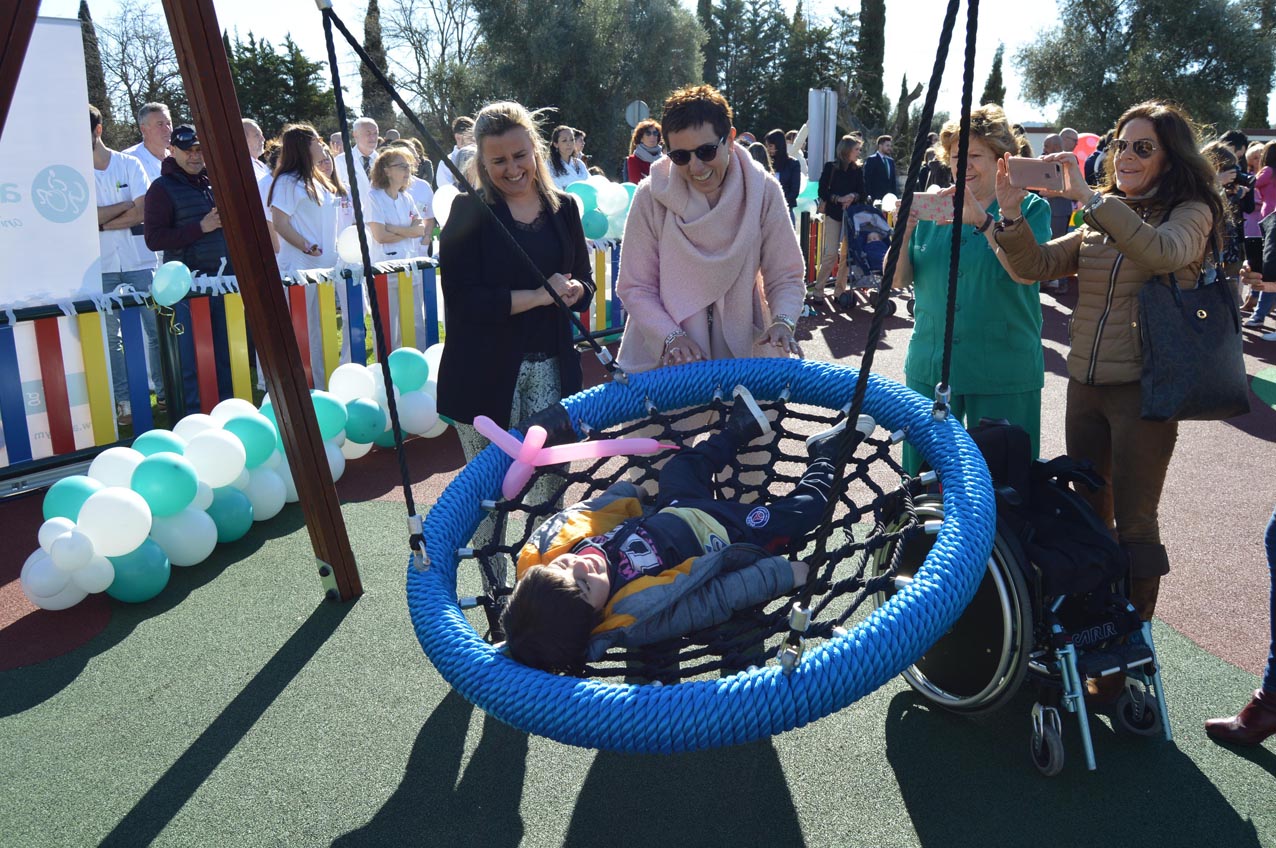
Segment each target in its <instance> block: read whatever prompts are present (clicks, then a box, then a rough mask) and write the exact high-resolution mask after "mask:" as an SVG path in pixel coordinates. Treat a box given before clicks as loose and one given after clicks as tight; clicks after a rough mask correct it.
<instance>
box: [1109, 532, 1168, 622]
mask: <svg viewBox="0 0 1276 848" xmlns="http://www.w3.org/2000/svg"><path fill="white" fill-rule="evenodd" d="M1121 548H1122V549H1123V550H1124V551H1125V553H1126V556H1128V557H1129V559H1130V603H1131V604H1133V605H1134V608H1135V609H1136V610H1137V611H1138V613H1139V618H1141V619H1143V620H1144V621H1151V620H1152V614H1153V612H1155V611H1156V598H1157V595H1159V594H1160V591H1161V578H1162V577H1163V576H1165V575H1166V574H1167V573H1169V570H1170V560H1169V557H1167V556H1166V554H1165V546H1164V545H1155V544H1147V543H1141V542H1122V543H1121Z"/></svg>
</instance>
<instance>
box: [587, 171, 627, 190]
mask: <svg viewBox="0 0 1276 848" xmlns="http://www.w3.org/2000/svg"><path fill="white" fill-rule="evenodd" d="M585 182H587V183H589V184H590V185H591V186H593V187H594V188H595V189H601V188H603V187H604V186H607V185H611V180H609V179H607V178H606V177H603V176H599V175H598V174H590V175H589V177H588V178H587V179H586V180H585ZM625 193H626V194H628V193H629V192H625Z"/></svg>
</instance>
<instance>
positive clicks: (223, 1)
mask: <svg viewBox="0 0 1276 848" xmlns="http://www.w3.org/2000/svg"><path fill="white" fill-rule="evenodd" d="M152 2H153V3H154V5H155V8H156V10H157V12H158V10H159V4H158V0H152ZM682 2H683V3H684V5H686V6H688V7H689V8H692V9H694V8H695V2H694V0H682ZM783 2H784V5H785V7H786V8H787V9H789V11H790V12H791V11H792V9H793V7H794V5H795V4H796V0H783ZM839 5H840V6H842V7H844V8H853V9H858V8H859V3H858V0H806V3H805V5H804V8H805V9H806V10H807V12H808V14H811V15H814V16H817V17H828V16H831V15H832V12H833V9H834V7H836V6H839ZM947 5H948V4H947V2H946V0H891V2H890V3H889V4H888V5H887V11H886V68H885V70H886V84H885V90H886V94H887V95H888V96H889V97H890V98H891V99H892V101H893V100H894V99H895V98H896V97H897V96H898V93H899V85H900V80H901V77H902V76H903V75H904V74H907V75H908V79H909V82H910V84H912V83H915V82H923V83H925V82H926V81H927V80H928V79H929V78H930V70H931V66H932V65H933V64H934V57H935V51H936V48H937V46H938V43H939V31H940V27H941V25H942V23H943V15H944V11H945V9H946V7H947ZM115 7H116V0H89V11H90V12H91V13H92V15H93V18H94V20H97V21H101V20H105V19H107V18H109V17H111V16H112V14H113V13H114V10H115ZM215 7H216V9H217V14H218V22H219V23H220V24H221V26H222V28H224V29H229V30H231V31H234V30H236V29H238V31H239V33H240V35H241V36H242V35H247V33H248V32H249V31H250V30H251V31H252V32H253V33H254V34H255V35H257V36H258V37H264V38H266V39H268V40H270V41H272V42H274V43H280V42H282V41H283V37H284V34H285V33H289V32H290V33H291V34H292V37H293V40H294V41H296V42H297V43H298V44H299V45H300V46H301V48H302V49H303V50H304V51H305V52H306V53H307V54H308V55H309V56H311V58H313V59H316V60H322V59H323V58H324V57H325V56H326V55H327V54H326V48H325V46H324V38H323V24H322V18H321V16H320V14H319V12H318V11H317V9H316V8H315V4H314V2H313V0H267V2H263V0H215ZM78 8H79V0H44V2H43V3H42V4H41V8H40V12H41V14H43V15H49V16H56V17H75V14H76V11H77V10H78ZM335 8H336V10H337V13H338V14H339V15H340V16H341V19H342V20H343V21H345V23H346V25H347V26H349V27H350V28H351V30H352V31H353V32H355V34H356V35H360V34H361V31H362V25H363V10H364V8H365V3H364V2H359V0H353V2H351V0H335ZM965 17H966V9H965V4H964V3H963V4H962V8H961V11H960V12H959V14H958V34H957V35H956V37H955V38H954V43H953V44H952V46H951V47H950V48H949V54H948V65H947V67H946V68H945V69H944V84H943V87H942V88H941V89H940V95H939V102H938V106H937V108H938V109H939V110H941V111H947V112H949V113H951V114H956V113H957V112H958V111H959V109H960V105H961V73H962V61H963V58H962V57H963V53H964V50H965ZM1056 17H1057V10H1056V5H1055V0H1032V2H1024V0H983V2H981V3H980V6H979V29H978V43H977V45H976V63H975V91H974V97H975V100H976V103H977V101H978V98H979V95H980V93H981V92H982V91H983V87H984V82H985V81H986V80H987V79H988V71H989V69H990V67H991V66H992V56H993V52H994V51H995V50H996V48H997V44H998V42H1003V43H1005V45H1006V61H1005V62H1004V64H1003V75H1004V77H1003V78H1004V80H1005V84H1006V101H1007V102H1006V103H1005V104H1003V105H1004V106H1005V107H1006V111H1007V113H1008V115H1009V117H1010V119H1011V120H1012V121H1017V122H1020V123H1031V122H1045V123H1052V122H1053V121H1054V119H1055V117H1056V116H1057V110H1058V105H1057V104H1047V106H1046V107H1045V108H1038V107H1036V106H1030V105H1028V104H1027V103H1025V102H1024V101H1023V100H1022V99H1021V96H1020V88H1019V79H1018V74H1017V72H1016V70H1015V67H1014V63H1013V62H1012V61H1011V57H1012V56H1013V55H1014V54H1015V52H1016V51H1017V50H1018V49H1019V48H1020V47H1022V46H1023V45H1025V44H1028V43H1030V42H1031V41H1033V40H1034V38H1035V37H1036V35H1037V34H1038V33H1039V32H1041V31H1042V30H1044V29H1048V28H1050V27H1051V26H1053V25H1054V24H1055V22H1056ZM338 38H339V36H338ZM343 54H344V55H343ZM339 55H341V56H342V69H341V70H342V74H343V76H346V75H348V74H349V73H351V72H352V71H353V69H354V64H353V54H350V53H349V52H348V51H340V50H339ZM353 90H354V91H357V90H358V87H357V85H355V86H354V87H353Z"/></svg>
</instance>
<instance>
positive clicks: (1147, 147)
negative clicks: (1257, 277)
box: [997, 101, 1225, 620]
mask: <svg viewBox="0 0 1276 848" xmlns="http://www.w3.org/2000/svg"><path fill="white" fill-rule="evenodd" d="M1111 149H1112V153H1113V156H1114V158H1113V160H1112V167H1111V168H1109V169H1108V175H1107V176H1106V177H1105V183H1104V184H1103V185H1101V186H1100V188H1099V190H1098V191H1097V192H1095V191H1092V190H1091V189H1090V187H1089V186H1087V185H1086V183H1085V180H1084V178H1083V177H1082V175H1081V169H1080V168H1079V167H1078V164H1077V160H1076V157H1075V156H1073V155H1072V154H1071V153H1060V154H1052V155H1049V156H1045V157H1043V159H1045V160H1046V161H1058V162H1060V163H1061V164H1062V165H1063V166H1064V169H1065V171H1066V172H1067V176H1068V187H1067V189H1066V190H1064V191H1062V192H1046V194H1055V195H1057V196H1062V197H1066V198H1068V199H1070V200H1073V201H1075V202H1077V203H1079V204H1081V209H1082V211H1083V217H1084V221H1085V223H1084V224H1083V225H1082V226H1081V227H1079V228H1078V229H1076V230H1074V231H1073V232H1071V233H1068V234H1067V235H1065V236H1061V237H1060V238H1057V239H1054V240H1053V241H1050V242H1047V243H1046V244H1043V245H1039V244H1037V242H1036V241H1035V240H1034V239H1033V237H1032V233H1031V231H1030V230H1029V228H1028V227H1027V226H1025V225H1024V224H1023V223H1022V220H1021V219H1018V216H1017V214H1016V210H1018V209H1019V208H1020V204H1021V203H1022V202H1023V199H1024V196H1025V195H1024V192H1023V191H1022V190H1020V189H1017V188H1014V187H1012V186H1011V185H1010V180H1009V176H1008V170H1007V164H1006V162H1005V161H1004V160H1003V161H1002V162H1001V163H999V165H998V175H997V195H998V201H999V202H1000V204H1001V209H1002V215H1003V221H1002V224H1001V225H999V233H998V236H997V241H998V244H999V245H1000V246H1001V249H1002V250H1003V251H1004V252H1005V254H1006V257H1007V259H1008V260H1009V262H1010V264H1011V266H1012V267H1013V268H1014V269H1015V270H1016V272H1017V273H1018V274H1019V275H1020V276H1021V277H1023V278H1025V279H1030V280H1051V279H1057V278H1060V277H1067V276H1069V275H1071V274H1076V275H1077V278H1078V281H1079V288H1078V296H1077V306H1076V309H1075V310H1074V312H1073V316H1072V320H1071V321H1070V322H1069V328H1068V338H1069V342H1070V344H1071V349H1070V350H1069V352H1068V377H1069V380H1068V402H1067V412H1066V416H1065V418H1066V421H1065V427H1066V437H1067V449H1068V454H1069V456H1072V457H1074V458H1076V459H1088V460H1090V461H1091V462H1093V463H1094V465H1095V467H1096V469H1097V470H1098V471H1099V473H1100V474H1102V475H1103V476H1104V477H1105V478H1106V479H1107V480H1108V481H1109V483H1110V485H1109V486H1107V487H1105V488H1104V489H1103V490H1102V491H1101V492H1099V493H1098V494H1096V495H1094V496H1092V497H1091V498H1090V500H1091V503H1092V505H1093V506H1094V508H1095V510H1096V512H1098V514H1099V515H1100V516H1101V517H1102V518H1103V519H1104V520H1105V521H1107V522H1108V525H1109V526H1113V525H1115V528H1116V534H1117V539H1118V540H1119V541H1120V542H1121V545H1122V547H1124V548H1125V550H1126V551H1127V553H1128V555H1129V560H1130V578H1131V583H1130V585H1131V589H1130V600H1131V601H1132V602H1133V603H1134V605H1135V607H1136V608H1137V609H1138V610H1139V613H1140V615H1142V617H1143V618H1144V619H1145V620H1148V619H1151V617H1152V613H1153V610H1154V609H1155V606H1156V597H1157V592H1158V590H1159V588H1160V582H1161V577H1162V576H1163V575H1164V574H1165V573H1166V572H1168V571H1169V561H1168V559H1167V557H1166V554H1165V548H1164V546H1163V545H1162V544H1161V534H1160V528H1159V526H1158V523H1157V507H1158V504H1159V503H1160V500H1161V490H1162V487H1163V485H1164V483H1165V472H1166V469H1167V468H1168V467H1169V464H1170V457H1171V455H1172V454H1173V451H1174V442H1175V439H1176V438H1177V435H1178V425H1177V424H1176V423H1174V422H1156V421H1144V420H1143V419H1142V418H1141V417H1140V412H1141V407H1142V392H1141V388H1140V385H1139V378H1140V375H1141V373H1142V368H1143V350H1142V340H1141V337H1140V334H1139V299H1138V295H1139V290H1140V289H1141V288H1142V287H1143V284H1144V283H1145V282H1147V280H1148V279H1149V278H1151V277H1154V276H1158V275H1159V276H1161V277H1163V278H1165V279H1168V275H1169V274H1171V273H1173V274H1174V276H1175V278H1176V279H1177V280H1178V283H1179V285H1180V286H1182V287H1191V286H1194V285H1195V284H1196V279H1197V275H1198V273H1199V271H1200V267H1201V262H1202V259H1203V258H1204V257H1205V255H1206V252H1207V251H1208V250H1209V244H1210V238H1211V234H1212V233H1214V232H1215V231H1216V228H1217V226H1218V224H1219V222H1220V221H1222V220H1223V216H1224V214H1225V213H1224V205H1223V198H1222V195H1221V194H1220V193H1219V191H1218V188H1217V185H1216V183H1215V174H1214V170H1215V169H1214V168H1213V167H1212V166H1211V165H1210V164H1209V162H1208V161H1207V160H1206V159H1205V158H1204V157H1203V156H1201V154H1200V153H1199V152H1198V150H1197V144H1196V137H1195V134H1194V132H1193V128H1192V123H1191V121H1190V119H1189V118H1188V117H1187V116H1186V115H1185V114H1184V113H1183V112H1182V111H1181V110H1179V109H1178V108H1177V107H1175V106H1172V105H1169V104H1164V103H1160V102H1155V101H1150V102H1147V103H1141V104H1139V105H1138V106H1134V107H1132V108H1131V109H1129V110H1127V111H1126V113H1125V114H1124V115H1122V116H1121V118H1120V120H1118V121H1117V125H1116V139H1115V140H1114V142H1113V143H1112V148H1111Z"/></svg>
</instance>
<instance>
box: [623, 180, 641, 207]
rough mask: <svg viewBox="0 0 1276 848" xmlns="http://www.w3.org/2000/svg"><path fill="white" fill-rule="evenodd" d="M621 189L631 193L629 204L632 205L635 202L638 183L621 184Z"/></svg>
mask: <svg viewBox="0 0 1276 848" xmlns="http://www.w3.org/2000/svg"><path fill="white" fill-rule="evenodd" d="M620 187H621V188H623V189H624V190H625V191H627V192H629V202H630V203H632V202H633V200H634V192H635V191H637V190H638V185H637V184H636V183H621V184H620Z"/></svg>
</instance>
